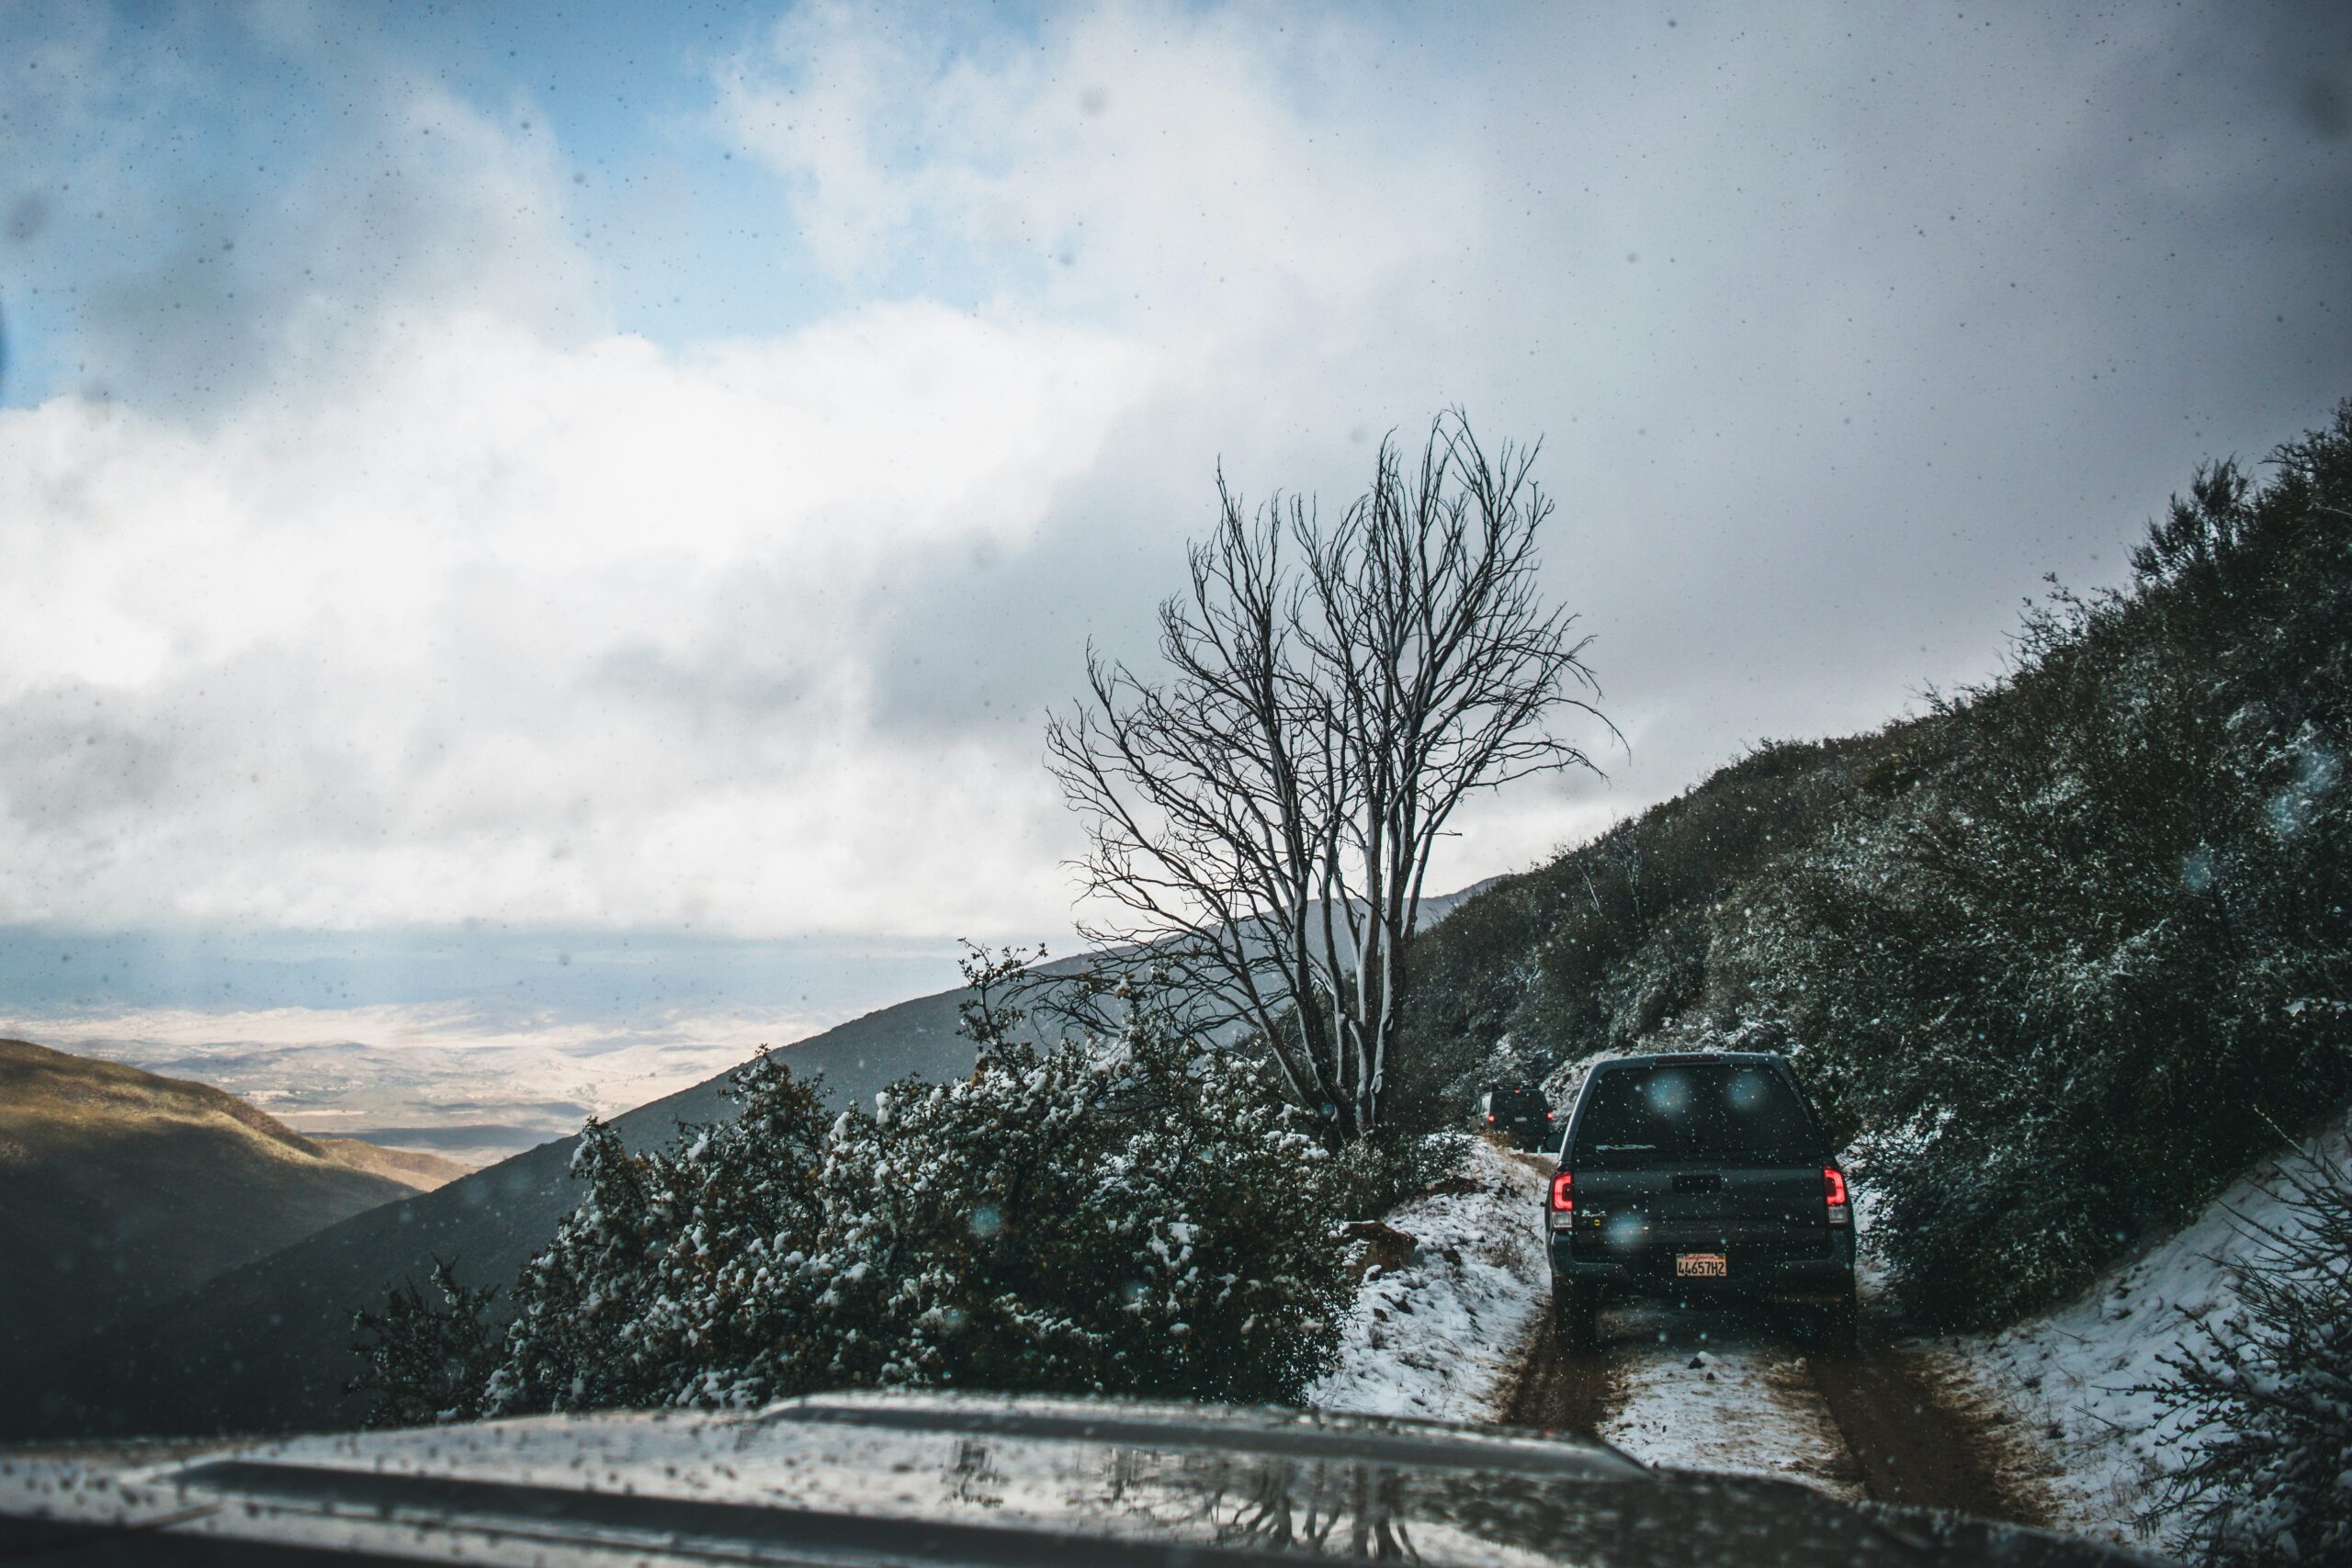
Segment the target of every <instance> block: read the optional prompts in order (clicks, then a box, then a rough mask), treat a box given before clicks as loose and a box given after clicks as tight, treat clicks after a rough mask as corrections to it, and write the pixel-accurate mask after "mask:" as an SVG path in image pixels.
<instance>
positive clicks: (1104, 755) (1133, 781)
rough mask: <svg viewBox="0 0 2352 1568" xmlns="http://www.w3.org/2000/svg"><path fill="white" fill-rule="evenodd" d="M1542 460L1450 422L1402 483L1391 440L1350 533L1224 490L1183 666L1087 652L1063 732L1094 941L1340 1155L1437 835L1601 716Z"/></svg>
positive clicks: (1301, 511) (1537, 767) (1056, 755)
mask: <svg viewBox="0 0 2352 1568" xmlns="http://www.w3.org/2000/svg"><path fill="white" fill-rule="evenodd" d="M1534 457H1535V449H1534V448H1532V447H1527V448H1516V447H1511V446H1505V447H1503V448H1502V449H1501V451H1500V452H1498V454H1496V455H1495V457H1493V458H1492V459H1491V460H1490V459H1489V458H1488V457H1487V454H1486V453H1485V452H1484V451H1483V450H1482V449H1481V448H1480V447H1479V446H1478V445H1477V443H1476V440H1475V439H1474V438H1473V437H1472V435H1471V434H1470V430H1469V427H1468V425H1467V424H1466V423H1464V420H1463V419H1462V418H1461V416H1460V415H1458V414H1454V415H1449V416H1446V417H1443V418H1441V419H1440V420H1439V421H1438V422H1437V423H1435V424H1434V425H1433V426H1432V427H1431V429H1430V437H1429V440H1428V443H1427V444H1426V446H1425V447H1424V449H1423V451H1422V454H1421V457H1420V461H1419V465H1418V466H1417V467H1416V468H1412V469H1411V470H1408V469H1407V468H1406V467H1405V464H1404V460H1403V458H1402V456H1401V454H1400V453H1399V451H1398V449H1397V446H1396V445H1395V443H1394V441H1393V440H1391V441H1387V442H1384V443H1383V444H1382V446H1381V448H1380V453H1379V457H1378V459H1377V462H1376V464H1375V468H1374V479H1373V483H1372V487H1371V489H1370V490H1369V491H1367V492H1366V493H1365V494H1364V495H1363V497H1361V498H1360V499H1358V500H1357V501H1356V502H1354V504H1352V505H1351V506H1350V507H1349V509H1348V511H1347V513H1345V515H1344V516H1343V517H1342V518H1341V519H1340V522H1339V524H1338V525H1336V526H1332V527H1329V528H1326V527H1324V526H1323V525H1321V523H1320V522H1319V519H1318V518H1317V513H1316V512H1315V511H1314V509H1313V508H1312V507H1311V506H1309V505H1307V504H1306V503H1304V502H1300V501H1298V500H1295V499H1293V500H1291V501H1289V502H1283V501H1281V500H1280V499H1277V500H1276V501H1275V502H1272V504H1270V505H1268V506H1267V507H1265V508H1264V509H1262V510H1261V512H1260V513H1257V515H1256V516H1255V517H1254V518H1253V517H1251V516H1250V515H1249V514H1248V513H1245V511H1244V509H1243V507H1242V505H1241V502H1240V501H1239V499H1238V497H1236V496H1235V495H1234V494H1233V492H1232V491H1230V490H1229V489H1227V486H1226V484H1225V481H1224V478H1223V476H1222V475H1220V476H1219V477H1218V481H1217V495H1218V501H1219V502H1220V505H1219V509H1218V519H1217V526H1216V531H1215V532H1214V533H1213V534H1212V535H1211V536H1210V537H1209V539H1208V540H1207V541H1206V542H1204V543H1201V544H1196V545H1195V546H1193V548H1192V550H1191V554H1190V564H1191V573H1190V578H1191V581H1190V583H1189V587H1188V592H1185V593H1184V594H1182V595H1180V596H1178V597H1176V598H1172V599H1170V600H1169V601H1168V602H1167V603H1166V604H1163V605H1162V606H1161V607H1160V615H1159V628H1160V637H1159V648H1160V654H1161V657H1162V659H1163V660H1165V661H1166V664H1167V666H1168V673H1167V674H1166V675H1165V677H1163V678H1162V679H1161V680H1159V681H1157V682H1155V681H1148V680H1146V679H1145V678H1143V677H1141V676H1138V675H1137V674H1136V673H1135V672H1134V671H1130V670H1129V669H1127V668H1126V667H1125V666H1124V665H1119V664H1114V663H1108V662H1105V661H1104V660H1101V659H1100V658H1099V657H1095V656H1093V655H1091V654H1090V656H1089V659H1088V665H1087V671H1088V685H1089V694H1090V699H1091V700H1090V701H1088V702H1086V703H1083V704H1081V705H1079V706H1078V707H1077V708H1076V709H1074V710H1073V711H1071V712H1070V713H1069V714H1066V715H1056V716H1054V717H1053V718H1052V719H1051V720H1050V721H1049V723H1048V726H1047V730H1046V743H1047V746H1048V749H1049V750H1050V752H1051V754H1052V759H1053V767H1054V771H1055V773H1056V775H1057V778H1058V779H1059V780H1060V783H1061V785H1062V789H1063V793H1064V795H1065V797H1066V798H1067V799H1068V800H1069V803H1070V804H1071V805H1072V806H1073V807H1076V808H1077V809H1078V810H1079V811H1080V814H1081V815H1082V816H1084V817H1085V818H1086V819H1087V823H1088V828H1089V849H1088V852H1087V855H1086V857H1085V859H1084V860H1083V861H1082V862H1081V863H1080V869H1081V871H1082V872H1083V873H1084V875H1085V880H1086V886H1087V888H1088V891H1089V892H1090V893H1091V894H1092V895H1094V896H1096V897H1097V898H1098V899H1099V900H1100V901H1101V903H1102V905H1103V907H1106V908H1109V909H1111V910H1112V911H1114V913H1113V914H1112V915H1111V917H1110V918H1109V919H1106V920H1099V921H1097V922H1096V923H1095V924H1094V925H1093V926H1092V927H1091V929H1090V930H1089V931H1088V933H1087V934H1088V935H1090V936H1091V937H1092V938H1094V939H1095V940H1098V941H1104V942H1123V943H1124V942H1136V943H1143V944H1148V945H1149V946H1150V947H1151V948H1152V949H1153V950H1154V952H1155V953H1158V954H1159V956H1160V958H1161V960H1162V961H1163V962H1165V963H1167V964H1170V967H1171V968H1172V969H1173V970H1174V971H1175V972H1176V973H1177V975H1178V977H1179V979H1180V981H1181V982H1182V984H1183V985H1184V986H1185V987H1186V988H1187V989H1188V990H1189V991H1190V992H1191V994H1192V995H1193V997H1194V998H1196V1000H1197V1004H1198V1012H1197V1017H1198V1021H1200V1022H1202V1023H1204V1024H1206V1025H1210V1026H1218V1025H1224V1024H1228V1023H1238V1024H1241V1025H1243V1026H1245V1027H1246V1028H1247V1029H1248V1030H1249V1032H1250V1033H1251V1034H1252V1035H1254V1036H1255V1037H1257V1038H1259V1039H1261V1040H1262V1042H1263V1043H1264V1046H1265V1048H1266V1049H1267V1050H1268V1051H1270V1052H1271V1053H1272V1055H1273V1056H1274V1059H1275V1060H1276V1061H1277V1062H1278V1063H1279V1064H1280V1065H1281V1067H1282V1070H1283V1075H1284V1078H1285V1081H1286V1082H1287V1083H1288V1084H1289V1086H1290V1089H1291V1091H1292V1093H1293V1094H1295V1096H1297V1098H1298V1100H1300V1102H1301V1103H1302V1104H1304V1105H1306V1107H1308V1108H1309V1109H1310V1110H1313V1111H1317V1112H1318V1113H1319V1114H1320V1115H1322V1117H1323V1118H1324V1120H1325V1122H1326V1124H1327V1125H1328V1126H1329V1128H1330V1129H1331V1132H1332V1134H1333V1135H1334V1137H1335V1138H1344V1137H1351V1136H1361V1135H1363V1134H1366V1133H1369V1132H1370V1131H1371V1130H1372V1129H1373V1128H1374V1126H1375V1125H1376V1124H1377V1123H1378V1121H1379V1117H1380V1106H1381V1095H1382V1091H1383V1089H1384V1088H1385V1084H1386V1080H1387V1077H1388V1072H1389V1068H1390V1065H1391V1062H1392V1060H1393V1058H1394V1055H1395V1053H1396V1051H1397V1004H1398V1001H1399V997H1398V994H1397V987H1398V985H1399V983H1400V978H1401V975H1400V969H1399V964H1400V962H1401V958H1402V952H1403V948H1404V946H1405V943H1406V942H1408V940H1409V939H1410V937H1411V935H1412V931H1413V927H1414V924H1415V921H1416V920H1417V919H1418V918H1419V908H1420V901H1421V897H1422V892H1423V881H1424V878H1425V876H1426V875H1427V873H1428V869H1429V861H1430V854H1431V852H1433V851H1434V849H1435V847H1436V844H1437V840H1439V838H1441V837H1442V836H1443V834H1444V833H1445V831H1446V824H1447V822H1448V821H1449V820H1450V819H1451V818H1452V817H1453V812H1454V810H1455V808H1456V807H1459V806H1460V805H1461V803H1462V801H1463V800H1464V798H1466V797H1467V796H1468V795H1470V794H1471V793H1473V792H1474V791H1476V790H1482V789H1491V788H1494V787H1497V786H1498V785H1500V784H1507V783H1510V782H1511V781H1512V780H1515V779H1520V778H1524V777H1527V776H1528V775H1530V774H1532V773H1544V772H1548V771H1553V770H1556V769H1561V768H1568V767H1582V768H1588V769H1589V768H1590V767H1591V766H1592V763H1591V761H1590V759H1589V757H1588V756H1587V755H1586V754H1585V753H1584V752H1583V751H1582V750H1578V749H1577V747H1575V746H1573V745H1570V744H1569V743H1568V742H1566V741H1565V740H1562V739H1558V738H1557V737H1555V736H1554V735H1553V734H1552V733H1551V732H1550V731H1549V729H1548V728H1547V727H1546V724H1545V720H1546V719H1547V717H1548V716H1550V715H1551V714H1552V713H1553V712H1554V711H1555V710H1556V709H1557V708H1559V707H1561V706H1567V707H1571V708H1574V709H1576V710H1577V711H1579V712H1581V713H1583V714H1585V715H1586V716H1589V717H1591V718H1594V719H1596V720H1598V721H1599V722H1600V723H1601V724H1602V725H1604V726H1606V725H1607V722H1608V721H1607V720H1606V719H1605V718H1603V717H1601V716H1600V713H1599V712H1598V710H1597V709H1595V708H1594V707H1593V706H1592V705H1590V704H1589V702H1586V701H1584V700H1582V699H1581V698H1580V697H1578V696H1577V695H1575V694H1573V693H1574V692H1577V691H1581V692H1585V693H1591V694H1597V692H1598V687H1597V686H1596V685H1595V684H1594V682H1593V680H1592V676H1591V672H1590V671H1589V670H1588V669H1587V668H1586V666H1585V664H1584V662H1583V660H1582V658H1581V655H1582V652H1583V649H1584V648H1585V642H1584V641H1583V640H1577V639H1572V637H1571V635H1570V634H1571V632H1572V630H1573V627H1574V617H1572V616H1570V615H1566V613H1565V612H1562V611H1557V610H1551V611H1547V610H1545V609H1544V608H1543V606H1542V604H1541V603H1540V601H1539V597H1538V595H1537V592H1536V586H1535V564H1536V557H1535V551H1534V545H1535V535H1536V531H1537V529H1538V528H1539V526H1540V525H1542V523H1543V522H1544V518H1545V517H1546V516H1548V515H1549V514H1550V513H1551V510H1552V504H1551V502H1550V500H1549V499H1548V498H1547V497H1545V496H1544V493H1543V492H1542V491H1541V490H1540V489H1539V488H1538V487H1537V486H1536V485H1535V483H1534V482H1533V480H1532V479H1531V478H1530V469H1531V468H1532V464H1533V461H1534Z"/></svg>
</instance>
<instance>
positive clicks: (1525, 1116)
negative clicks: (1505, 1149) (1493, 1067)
mask: <svg viewBox="0 0 2352 1568" xmlns="http://www.w3.org/2000/svg"><path fill="white" fill-rule="evenodd" d="M1478 1115H1479V1117H1480V1118H1481V1119H1482V1120H1483V1121H1484V1122H1485V1124H1486V1127H1487V1131H1488V1132H1490V1133H1500V1134H1503V1135H1504V1136H1505V1137H1507V1138H1509V1139H1510V1141H1511V1146H1512V1147H1514V1148H1521V1149H1548V1148H1550V1147H1551V1146H1552V1145H1553V1144H1554V1142H1555V1141H1556V1140H1555V1137H1554V1135H1553V1134H1554V1130H1555V1129H1554V1123H1553V1120H1552V1107H1551V1105H1550V1104H1549V1103H1548V1102H1547V1101H1546V1100H1544V1095H1543V1092H1542V1091H1541V1090H1538V1089H1508V1088H1496V1089H1488V1090H1487V1092H1486V1093H1484V1094H1482V1095H1480V1096H1479V1097H1478Z"/></svg>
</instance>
